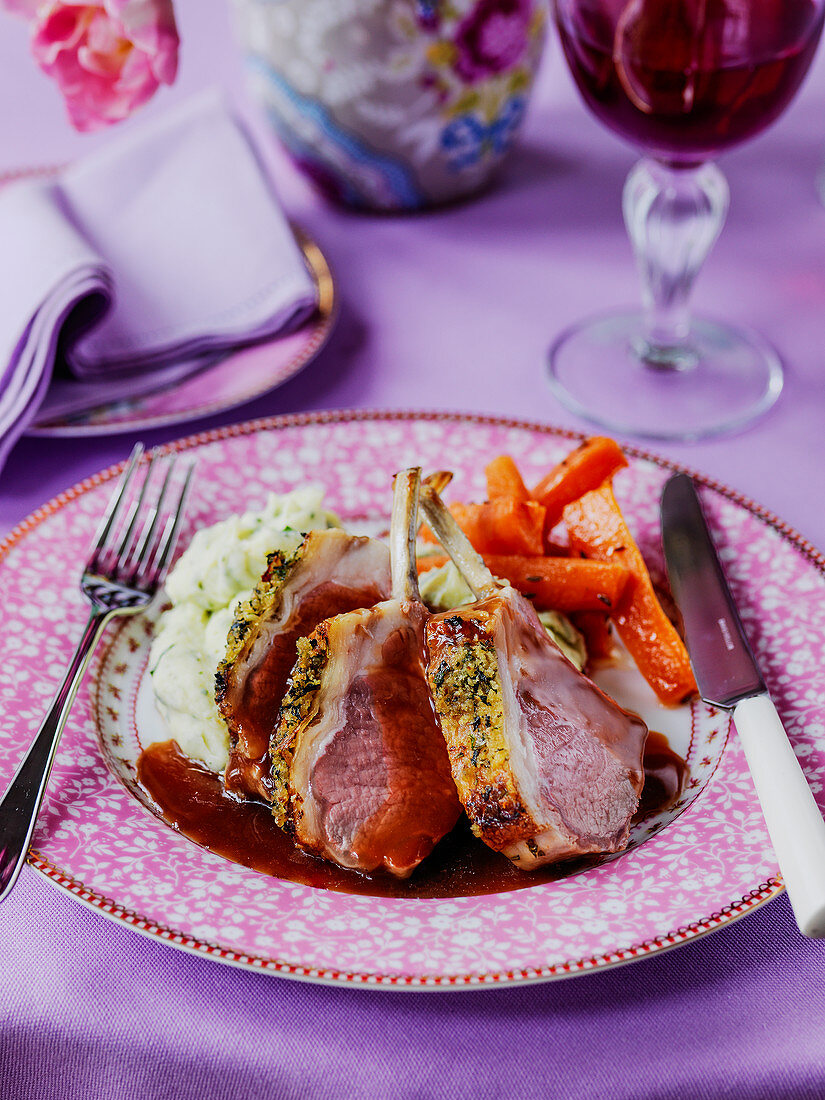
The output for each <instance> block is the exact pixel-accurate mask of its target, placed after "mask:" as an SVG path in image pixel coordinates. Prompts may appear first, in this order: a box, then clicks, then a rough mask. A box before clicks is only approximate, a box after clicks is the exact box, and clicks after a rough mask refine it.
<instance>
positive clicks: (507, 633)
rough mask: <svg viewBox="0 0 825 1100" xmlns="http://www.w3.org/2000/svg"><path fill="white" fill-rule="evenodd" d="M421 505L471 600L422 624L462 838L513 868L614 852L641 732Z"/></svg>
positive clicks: (635, 784)
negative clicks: (465, 826)
mask: <svg viewBox="0 0 825 1100" xmlns="http://www.w3.org/2000/svg"><path fill="white" fill-rule="evenodd" d="M422 507H423V509H424V511H425V514H426V516H427V519H428V520H429V522H430V525H431V526H432V528H433V530H434V531H435V533H436V534H437V536H438V537H439V539H440V541H441V542H442V544H443V545H444V548H445V549H446V550H447V552H448V553H449V554H450V555H451V556H452V558H453V560H454V561H455V563H456V565H457V566H458V568H459V569H460V570H461V572H462V573H463V575H464V577H465V579H466V580H467V583H468V584H469V585H470V587H471V589H472V590H473V592H474V593H475V595H476V596H477V597H478V599H477V601H476V602H475V603H472V604H469V605H467V606H465V607H461V608H458V609H456V610H454V611H450V612H446V613H444V614H442V615H438V616H435V617H434V618H433V619H432V620H431V621H430V623H429V624H428V626H427V645H428V650H429V672H428V676H429V682H430V686H431V689H432V694H433V699H434V701H435V706H436V709H437V711H438V714H439V718H440V720H441V727H442V730H443V732H444V736H445V738H446V742H447V748H448V751H449V754H450V763H451V766H452V772H453V778H454V779H455V782H456V786H457V788H458V792H459V797H460V798H461V801H462V803H463V805H464V808H465V810H466V811H467V815H468V817H469V819H470V823H471V825H472V828H473V831H474V832H475V833H476V835H477V836H479V837H481V839H482V840H483V841H484V842H485V843H486V844H488V845H489V846H490V847H491V848H494V849H495V850H496V851H500V852H503V853H504V855H506V856H507V857H508V858H509V859H511V860H512V861H513V862H514V863H515V864H516V866H518V867H520V868H522V869H524V870H529V869H531V868H533V867H538V866H541V865H542V864H545V863H552V862H555V861H558V860H562V859H569V858H571V857H574V856H581V855H587V854H592V853H607V852H616V851H620V850H621V849H622V848H624V847H625V846H626V844H627V838H628V832H629V828H630V821H631V818H632V816H633V814H634V813H635V812H636V809H637V807H638V804H639V797H640V795H641V791H642V786H643V784H644V766H643V754H644V746H645V741H646V738H647V727H646V726H645V724H644V722H642V721H641V719H640V718H637V717H636V716H635V715H632V714H629V713H628V712H626V711H624V710H623V709H622V708H621V707H619V706H618V705H617V704H616V703H614V702H613V700H611V699H609V698H608V697H607V696H606V695H605V694H604V693H603V692H602V691H600V689H599V688H598V687H596V685H595V684H594V683H593V682H592V681H591V680H589V679H588V678H587V677H586V676H584V675H583V674H582V673H581V672H579V671H578V669H576V668H575V667H574V666H573V665H572V664H571V663H570V662H569V661H568V660H567V658H566V657H564V655H563V654H562V653H561V651H560V650H559V649H558V647H557V646H556V644H555V643H554V642H553V641H552V640H551V639H550V637H549V636H548V635H547V633H546V631H545V630H544V628H543V627H542V625H541V623H540V622H539V620H538V616H537V615H536V613H535V610H534V608H533V606H532V604H531V603H530V602H529V601H528V600H527V599H525V598H524V596H522V595H521V594H520V593H518V592H517V591H516V590H515V589H514V588H512V587H511V586H510V585H507V584H504V583H502V582H500V581H498V580H496V578H494V577H493V576H492V574H491V573H490V572H489V570H488V569H487V567H486V566H485V565H484V563H483V561H482V560H481V558H480V557H479V556H478V555H477V554H476V553H475V551H474V550H473V548H472V547H471V546H470V544H469V542H468V541H467V539H466V537H465V536H464V535H463V533H462V532H461V531H460V530H459V528H458V527H457V525H456V524H455V521H454V520H453V518H452V516H451V515H450V513H449V512H448V511H447V509H446V508H445V507H444V505H443V504H442V503H441V501H440V498H439V497H438V496H437V494H435V493H434V492H432V491H431V490H428V489H427V488H426V487H425V489H424V491H423V493H422Z"/></svg>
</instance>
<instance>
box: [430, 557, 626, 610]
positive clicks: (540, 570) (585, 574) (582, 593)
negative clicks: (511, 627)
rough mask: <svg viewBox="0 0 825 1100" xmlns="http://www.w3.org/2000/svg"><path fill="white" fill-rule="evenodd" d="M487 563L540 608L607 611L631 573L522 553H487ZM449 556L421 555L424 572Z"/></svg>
mask: <svg viewBox="0 0 825 1100" xmlns="http://www.w3.org/2000/svg"><path fill="white" fill-rule="evenodd" d="M482 557H483V558H484V564H485V565H486V566H487V568H488V569H489V570H490V572H491V573H493V574H494V575H495V576H496V577H501V578H502V580H506V581H509V582H510V584H512V586H513V588H517V589H518V590H519V592H523V593H524V595H525V596H529V598H530V599H531V600H532V602H533V603H534V604H535V606H536V607H537V608H538V610H539V611H544V610H552V611H565V612H566V611H595V610H600V611H602V612H604V611H605V610H608V609H609V608H611V607H615V606H616V605H617V604H618V603H619V601H620V599H621V595H622V592H623V591H624V588H625V585H626V584H627V581H628V578H629V576H630V574H629V573H628V571H627V569H626V568H625V567H624V566H622V565H618V564H614V563H612V562H599V561H586V560H584V559H582V558H530V557H525V556H524V555H522V554H483V555H482ZM447 560H448V559H447V558H446V556H441V555H438V556H435V555H433V556H432V557H425V558H421V559H419V562H418V571H419V573H424V572H426V571H427V570H429V569H435V568H437V567H438V566H439V565H444V563H445V562H446V561H447Z"/></svg>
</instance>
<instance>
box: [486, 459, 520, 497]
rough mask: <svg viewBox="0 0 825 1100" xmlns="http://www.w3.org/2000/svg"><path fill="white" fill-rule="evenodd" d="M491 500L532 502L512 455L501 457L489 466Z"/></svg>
mask: <svg viewBox="0 0 825 1100" xmlns="http://www.w3.org/2000/svg"><path fill="white" fill-rule="evenodd" d="M484 473H485V474H486V476H487V497H488V499H489V500H499V499H502V500H521V501H524V500H531V499H532V498H531V496H530V491H529V489H528V488H527V486H526V485H525V484H524V479H523V478H522V476H521V474H520V473H519V471H518V466H516V464H515V462H514V461H513V459H512V458H511V457H510V455H499V456H498V458H494V459H493V461H492V462H491V463H490V464H489V465H488V466H487V468H486V469H485V471H484Z"/></svg>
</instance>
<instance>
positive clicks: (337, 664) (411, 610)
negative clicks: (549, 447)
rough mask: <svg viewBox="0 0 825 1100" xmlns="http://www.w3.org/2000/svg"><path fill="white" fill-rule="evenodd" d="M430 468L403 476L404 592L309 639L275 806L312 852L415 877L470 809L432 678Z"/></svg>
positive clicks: (276, 768) (275, 752)
mask: <svg viewBox="0 0 825 1100" xmlns="http://www.w3.org/2000/svg"><path fill="white" fill-rule="evenodd" d="M419 477H420V471H419V470H406V471H404V472H403V473H401V474H398V475H397V477H396V481H395V490H394V494H393V513H392V526H391V529H390V554H391V560H392V598H391V599H390V600H387V601H386V602H384V603H379V604H377V605H376V606H375V607H372V608H369V609H363V610H359V611H353V612H351V613H350V614H347V615H338V616H336V617H334V618H332V619H328V620H327V621H326V622H323V623H321V624H320V626H318V627H317V629H316V630H315V631H314V632H313V633H312V634H311V635H310V636H309V637H308V638H304V639H302V640H301V641H299V643H298V661H297V663H296V665H295V669H294V670H293V673H292V677H291V680H290V686H289V690H288V692H287V694H286V697H285V699H284V702H283V706H282V708H281V717H280V722H279V725H278V729H277V731H276V733H275V736H274V737H273V741H272V760H273V780H274V790H273V813H274V815H275V818H276V820H277V821H278V822H279V824H281V825H286V826H287V827H289V828H291V829H292V830H293V831H294V835H295V839H296V840H297V842H298V843H299V844H300V845H301V846H302V847H304V848H306V849H308V850H310V851H312V852H315V853H316V854H318V855H321V856H324V857H325V858H327V859H331V860H334V861H335V862H336V863H338V864H340V865H341V866H343V867H350V868H354V869H356V870H359V871H364V872H370V871H374V870H377V869H382V868H383V869H385V870H387V871H389V872H390V873H392V874H393V875H396V876H397V877H398V878H406V877H407V876H408V875H409V874H411V873H412V871H413V870H414V868H415V867H416V866H417V865H418V864H419V863H420V862H421V860H422V859H424V857H425V856H427V855H428V854H429V853H430V852H431V851H432V849H433V847H434V846H435V844H436V843H437V842H438V841H439V840H440V839H441V837H443V836H444V835H445V834H446V833H448V832H449V831H450V829H452V827H453V826H454V825H455V823H456V821H457V820H458V817H459V814H460V813H461V806H460V804H459V801H458V796H457V793H456V789H455V784H454V783H453V779H452V776H451V774H450V762H449V759H448V757H447V750H446V747H445V744H444V738H443V736H442V734H441V729H440V727H439V724H438V718H437V716H436V714H435V711H434V709H433V704H432V700H431V698H430V692H429V689H428V686H427V679H426V671H425V669H426V648H425V640H424V636H425V628H426V624H427V621H428V619H429V612H428V611H427V609H426V608H425V606H424V604H423V603H422V602H421V599H420V597H419V594H418V578H417V574H416V568H415V555H414V545H415V536H416V531H417V527H418V523H417V504H418V501H417V498H418V486H419Z"/></svg>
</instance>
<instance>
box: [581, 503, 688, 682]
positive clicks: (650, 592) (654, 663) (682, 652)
mask: <svg viewBox="0 0 825 1100" xmlns="http://www.w3.org/2000/svg"><path fill="white" fill-rule="evenodd" d="M564 521H565V523H566V524H567V532H568V535H569V537H570V545H571V549H573V550H574V551H578V552H579V553H581V554H583V555H584V556H585V557H587V558H590V559H592V560H595V561H602V562H613V563H619V564H622V565H624V566H625V567H626V568H627V570H628V571H629V573H630V577H629V579H628V582H627V585H626V587H625V589H624V592H623V593H622V595H621V597H620V598H619V601H618V603H617V604H616V606H615V607H614V608H613V610H612V611H611V613H610V617H611V618H612V620H613V622H614V623H615V624H616V629H617V631H618V632H619V636H620V637H621V639H622V640H623V642H624V644H625V645H626V646H627V648H628V650H629V651H630V654H631V656H632V657H633V659H634V661H635V662H636V665H637V666H638V669H639V671H640V672H641V674H642V675H643V676H644V678H645V679H646V680H647V682H648V683H649V684H650V686H651V687H652V688H653V690H654V691H655V692H656V694H657V695H658V697H659V698H660V699H661V700H662V702H663V703H674V704H675V703H680V702H682V700H684V699H685V698H687V696H689V695H691V694H692V693H693V692H695V691H696V681H695V680H694V678H693V672H692V671H691V668H690V661H689V660H688V655H687V651H686V649H685V647H684V645H683V644H682V639H681V638H680V637H679V635H678V633H677V632H676V628H675V627H674V626H673V624H672V623H671V621H670V619H668V617H667V615H665V613H664V611H663V610H662V605H661V604H660V603H659V600H658V599H657V597H656V593H655V591H654V588H653V584H652V582H651V580H650V574H649V573H648V571H647V566H646V565H645V563H644V559H643V558H642V555H641V552H640V550H639V548H638V546H637V545H636V543H635V541H634V539H633V536H632V535H631V533H630V531H629V529H628V527H627V524H626V523H625V521H624V518H623V516H622V514H621V512H620V510H619V506H618V504H617V503H616V498H615V496H614V495H613V489H612V487H611V486H610V484H609V483H607V482H605V483H604V484H603V485H601V486H600V487H599V488H598V489H592V490H591V491H590V492H588V493H585V494H584V496H582V497H581V499H580V500H577V501H574V502H572V503H571V504H568V505H567V507H566V508H565V509H564Z"/></svg>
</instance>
